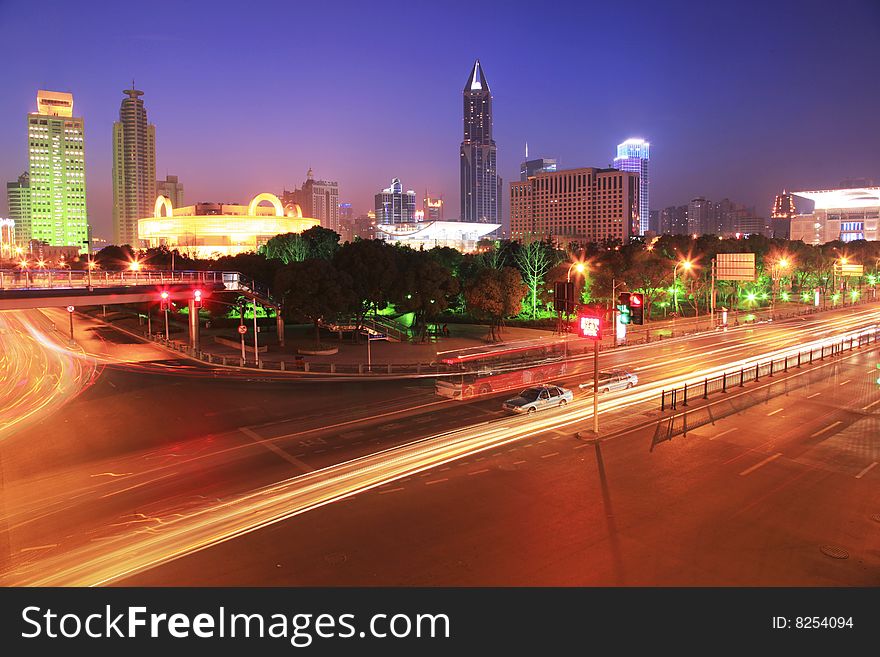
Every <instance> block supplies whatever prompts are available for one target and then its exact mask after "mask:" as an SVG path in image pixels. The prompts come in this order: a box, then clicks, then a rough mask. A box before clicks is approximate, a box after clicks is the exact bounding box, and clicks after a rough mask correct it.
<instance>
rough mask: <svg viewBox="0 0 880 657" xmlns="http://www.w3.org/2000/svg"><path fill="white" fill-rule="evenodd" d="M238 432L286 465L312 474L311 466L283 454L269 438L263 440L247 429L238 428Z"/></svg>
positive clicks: (285, 453)
mask: <svg viewBox="0 0 880 657" xmlns="http://www.w3.org/2000/svg"><path fill="white" fill-rule="evenodd" d="M238 430H239V431H241V432H242V433H243V434H244V435H245V436H247V437H248V438H250V439H251V440H253V441H254V442H255V443H257V444H259V445H262V446H263V447H265V448H266V449H268V450H269V451H271V452H275V453H276V454H277V455H278V456H280V457H281V458H283V459H284V460H285V461H287V462H288V463H292V464H293V465H295V466H296V467H298V468H299V469H300V470H302V471H303V472H312V471H313V470H314V468H313V467H312V466H310V465H309V464H308V463H305V462H304V461H300V460H299V459H298V458H296V457H294V456H291V455H290V454H288V453H287V452H285V451H284V450H283V449H281V448H280V447H278V446H277V445H275V444H273V443H272V439H271V438H263V437H262V436H261V435H260V434H258V433H257V432H256V431H253V430H251V429H248V428H247V427H239V428H238Z"/></svg>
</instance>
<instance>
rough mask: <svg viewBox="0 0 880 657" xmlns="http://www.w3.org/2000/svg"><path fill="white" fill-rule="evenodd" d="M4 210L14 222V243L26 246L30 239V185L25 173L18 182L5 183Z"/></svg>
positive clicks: (28, 177)
mask: <svg viewBox="0 0 880 657" xmlns="http://www.w3.org/2000/svg"><path fill="white" fill-rule="evenodd" d="M6 209H7V211H8V214H9V218H10V219H12V220H13V221H14V222H15V228H14V231H15V233H14V240H15V243H16V244H19V245H23V244H26V243H27V241H28V240H29V239H30V224H31V185H30V176H29V175H28V172H27V171H25V172H24V173H23V174H21V175H20V176H19V177H18V180H16V181H14V182H8V183H6Z"/></svg>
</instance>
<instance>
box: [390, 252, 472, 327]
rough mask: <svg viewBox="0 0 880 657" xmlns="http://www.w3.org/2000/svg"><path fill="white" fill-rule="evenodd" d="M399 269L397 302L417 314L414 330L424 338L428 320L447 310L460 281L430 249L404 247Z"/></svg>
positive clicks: (396, 287) (401, 308)
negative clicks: (415, 249)
mask: <svg viewBox="0 0 880 657" xmlns="http://www.w3.org/2000/svg"><path fill="white" fill-rule="evenodd" d="M398 272H399V274H398V280H397V284H396V285H395V293H394V305H395V306H396V307H397V309H398V310H400V311H402V312H411V313H413V314H414V316H415V320H414V322H413V328H414V329H415V334H416V335H417V336H418V337H419V339H420V340H421V341H424V339H425V336H426V333H427V327H428V322H429V321H430V320H432V319H434V318H436V317H437V316H438V315H439V314H440V313H442V312H443V311H444V310H446V309H447V308H448V307H449V299H450V297H452V296H454V295H456V294H458V281H457V280H456V279H455V278H454V277H453V276H452V274H451V273H450V270H449V269H447V268H446V267H444V266H443V265H441V264H440V263H439V262H438V261H437V259H436V257H435V256H434V255H432V252H431V251H413V250H412V249H401V250H400V252H399V253H398Z"/></svg>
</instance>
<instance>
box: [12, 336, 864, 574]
mask: <svg viewBox="0 0 880 657" xmlns="http://www.w3.org/2000/svg"><path fill="white" fill-rule="evenodd" d="M876 328H877V327H876V325H873V324H872V325H871V326H870V327H862V328H860V329H858V330H856V331H849V332H846V333H843V334H841V335H835V336H827V337H822V338H819V339H815V340H812V341H809V342H806V343H802V344H799V345H796V346H786V347H783V348H779V349H773V350H770V351H767V352H764V353H760V354H753V355H751V356H749V357H745V358H740V359H734V360H731V361H729V362H727V363H726V364H724V365H723V366H712V367H709V368H702V369H698V370H696V371H693V372H690V373H687V374H680V375H675V376H671V377H667V378H665V379H663V380H660V381H656V382H652V383H649V384H646V385H645V386H643V387H640V388H636V389H634V390H632V391H630V392H629V393H619V394H617V395H608V396H607V399H605V400H603V401H602V402H601V403H600V412H603V413H605V412H608V411H611V410H619V409H623V408H626V407H628V406H632V405H634V404H639V403H643V402H645V401H650V400H652V399H654V400H655V401H656V396H657V394H658V393H659V390H660V389H661V387H666V388H668V387H670V386H673V385H682V384H683V383H684V382H699V381H702V380H703V379H704V378H706V377H712V376H716V375H718V374H720V373H721V372H723V371H730V370H735V369H739V368H740V367H749V366H754V364H755V363H757V362H759V361H766V360H768V359H770V358H783V357H785V356H786V355H792V354H794V353H796V352H797V351H799V350H806V349H809V348H811V347H812V348H814V349H816V348H820V347H821V346H827V345H829V344H831V343H836V342H839V341H840V340H841V339H848V338H849V337H850V336H853V337H855V336H858V335H860V334H864V333H866V332H869V331H874V330H876ZM590 406H591V404H590V403H589V400H588V399H581V400H578V401H577V402H575V403H572V404H570V405H569V406H568V407H566V408H565V409H560V410H559V412H557V413H546V414H539V415H537V416H533V417H522V418H511V417H506V418H500V419H498V420H494V421H489V422H487V423H484V424H482V425H480V426H474V427H467V428H464V429H457V430H453V431H450V432H447V433H445V434H439V435H433V436H430V437H427V438H423V439H420V440H417V441H414V442H410V443H407V444H404V445H400V446H397V447H392V448H388V449H385V450H382V451H380V452H375V453H372V454H368V455H366V456H362V457H359V458H354V459H350V460H348V461H345V462H342V463H338V464H335V465H331V466H328V467H325V468H322V469H320V470H315V471H313V472H310V473H307V474H303V475H299V476H296V477H291V478H288V479H285V480H283V481H280V482H277V483H273V484H270V485H267V486H263V487H260V488H258V489H256V490H254V491H252V492H249V493H246V494H241V495H237V496H235V497H232V498H230V499H228V500H223V501H217V502H214V503H209V504H205V505H203V506H201V507H199V506H198V502H195V503H194V504H193V506H192V508H189V509H182V508H180V507H177V508H175V509H168V510H166V513H164V514H161V515H159V514H155V513H149V514H144V516H143V518H148V519H149V524H148V526H146V527H144V528H143V529H140V530H136V531H134V532H132V533H125V534H121V533H120V534H117V535H115V536H110V537H103V536H97V537H95V538H93V539H92V542H91V543H88V544H85V545H81V546H77V547H73V548H72V549H69V550H65V551H64V552H62V553H59V554H51V555H50V554H47V555H45V556H43V558H41V559H40V560H39V561H37V562H33V563H29V564H22V565H21V566H19V567H18V568H17V569H16V570H14V571H13V572H12V573H11V575H12V576H13V578H14V583H15V584H16V585H28V586H57V585H65V586H68V585H74V586H83V585H88V586H91V585H106V584H111V583H114V582H117V581H119V580H121V579H124V578H125V577H128V576H132V575H134V574H136V573H138V572H142V571H144V570H147V569H149V568H152V567H155V566H158V565H160V564H163V563H166V562H168V561H171V560H174V559H177V558H180V557H183V556H186V555H189V554H192V553H194V552H197V551H199V550H202V549H205V548H207V547H211V546H214V545H217V544H219V543H222V542H225V541H229V540H231V539H234V538H236V537H239V536H242V535H244V534H247V533H249V532H254V531H257V530H260V529H262V528H265V527H267V526H270V525H272V524H275V523H278V522H282V521H284V520H287V519H289V518H291V517H294V516H297V515H300V514H302V513H306V512H308V511H311V510H314V509H317V508H320V507H321V506H324V505H327V504H331V503H333V502H336V501H338V500H341V499H345V498H347V497H350V496H352V495H356V494H359V493H362V492H364V491H368V490H371V489H373V488H376V487H378V486H382V485H385V484H388V483H391V482H394V481H396V480H399V479H403V478H406V477H410V476H412V475H415V474H418V473H420V472H424V471H426V470H430V469H433V468H436V467H438V466H442V465H444V464H446V463H450V462H452V461H456V460H458V459H461V458H464V457H467V456H471V455H473V454H476V453H479V452H482V451H485V450H490V449H496V448H498V447H502V446H504V445H507V444H509V443H512V442H517V441H521V440H523V439H525V438H529V437H531V436H535V435H537V434H541V433H544V432H546V431H548V430H553V429H559V428H561V427H572V426H573V425H580V424H583V423H585V421H586V420H588V419H589V418H590V417H591V412H592V410H591V408H590ZM171 511H173V513H172V512H171ZM138 522H140V520H139V521H138ZM131 525H132V521H128V522H124V523H122V524H121V525H120V527H124V528H130V527H131Z"/></svg>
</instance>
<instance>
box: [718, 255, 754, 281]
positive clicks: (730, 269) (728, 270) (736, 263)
mask: <svg viewBox="0 0 880 657" xmlns="http://www.w3.org/2000/svg"><path fill="white" fill-rule="evenodd" d="M715 278H717V279H718V280H719V281H754V280H755V279H756V278H757V272H756V270H755V254H754V253H719V254H718V255H716V256H715Z"/></svg>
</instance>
